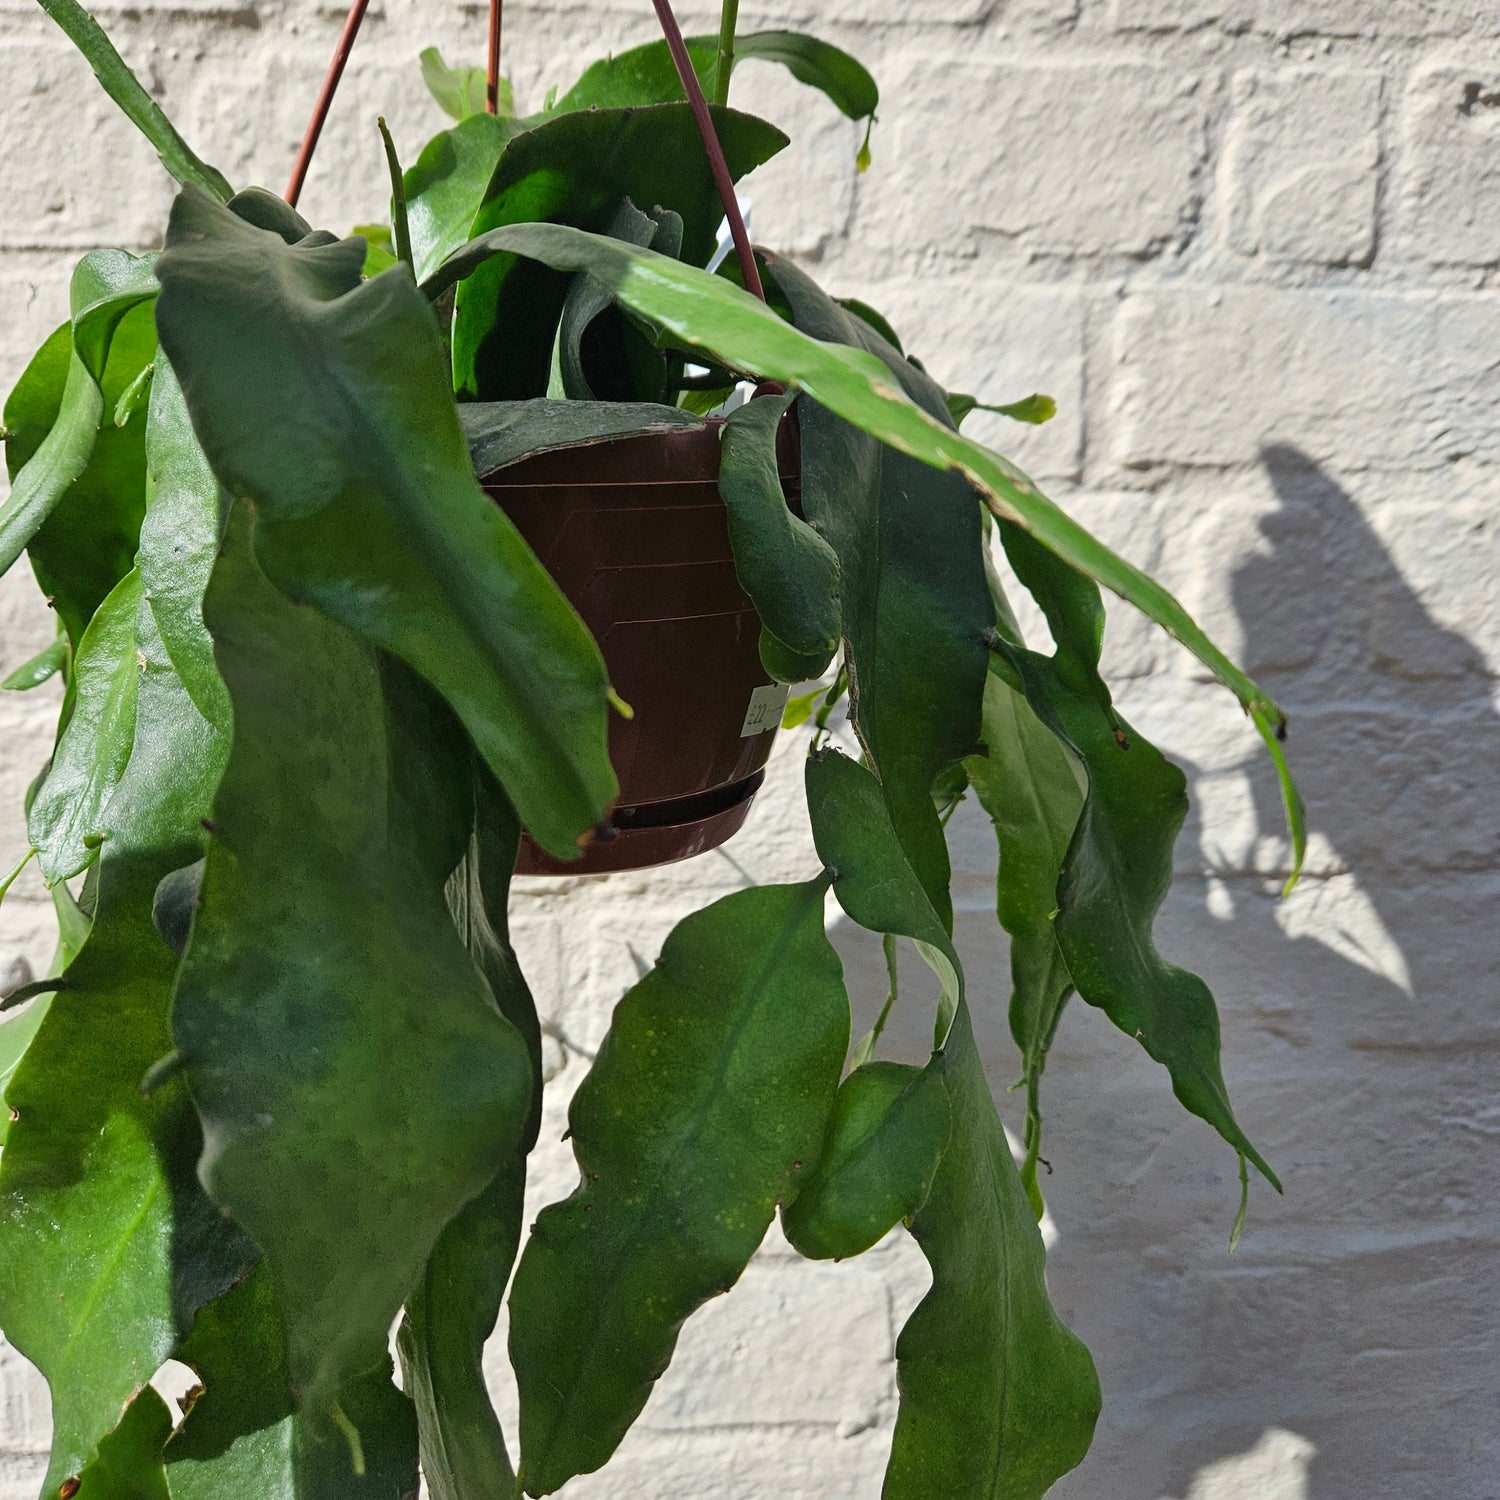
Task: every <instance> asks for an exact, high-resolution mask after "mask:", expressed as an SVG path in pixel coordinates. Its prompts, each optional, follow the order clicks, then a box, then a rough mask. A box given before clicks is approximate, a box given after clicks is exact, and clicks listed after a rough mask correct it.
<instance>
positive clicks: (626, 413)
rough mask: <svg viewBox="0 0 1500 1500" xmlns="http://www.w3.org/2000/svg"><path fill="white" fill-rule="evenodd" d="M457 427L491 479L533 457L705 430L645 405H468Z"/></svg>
mask: <svg viewBox="0 0 1500 1500" xmlns="http://www.w3.org/2000/svg"><path fill="white" fill-rule="evenodd" d="M458 420H459V424H460V425H461V426H462V428H463V430H464V438H465V440H466V441H467V443H468V445H469V457H470V460H471V461H472V463H473V465H474V472H475V473H476V474H480V475H484V476H488V475H490V474H493V473H495V471H496V470H497V469H503V468H504V467H505V466H506V465H507V464H513V463H515V462H516V461H517V460H518V459H522V458H527V457H529V456H530V455H531V454H533V453H546V452H550V451H553V450H555V449H558V448H584V447H588V446H589V445H591V444H593V443H607V442H611V441H613V439H615V438H622V437H640V436H642V435H643V434H646V433H661V432H675V431H678V430H679V429H681V428H685V427H701V426H702V425H703V423H702V420H701V419H700V418H698V417H695V416H694V415H693V414H692V413H691V412H688V411H683V410H682V408H681V407H677V406H658V405H656V404H655V403H653V402H646V401H548V400H545V399H543V398H540V397H538V398H537V399H536V400H535V401H465V402H464V403H463V405H462V406H460V407H459V408H458Z"/></svg>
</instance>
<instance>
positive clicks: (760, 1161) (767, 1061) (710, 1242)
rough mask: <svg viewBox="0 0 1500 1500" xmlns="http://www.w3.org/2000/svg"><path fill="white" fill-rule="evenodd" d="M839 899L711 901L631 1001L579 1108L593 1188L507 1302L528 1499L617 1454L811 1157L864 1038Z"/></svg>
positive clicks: (813, 884)
mask: <svg viewBox="0 0 1500 1500" xmlns="http://www.w3.org/2000/svg"><path fill="white" fill-rule="evenodd" d="M827 887H828V882H827V879H826V878H820V879H817V880H813V881H810V882H808V883H807V884H805V885H790V886H774V885H773V886H761V887H759V888H757V889H754V890H748V891H741V892H739V893H738V894H736V895H733V896H726V897H724V898H723V899H722V900H720V901H716V902H715V903H714V904H713V905H712V906H709V907H706V908H704V910H702V911H700V912H697V913H695V914H694V915H693V916H691V917H688V918H687V919H686V920H684V921H683V922H681V923H680V924H679V925H678V926H677V928H676V929H675V930H674V931H673V933H672V935H671V937H669V938H668V939H667V943H666V946H665V947H664V948H663V949H662V954H661V958H660V959H659V960H658V962H657V965H656V967H655V968H654V969H653V970H652V971H651V972H650V973H649V974H648V975H647V976H646V977H645V978H644V979H642V980H641V982H640V983H639V984H638V985H636V986H635V988H634V989H633V990H631V992H630V993H629V994H628V995H626V997H625V998H624V999H623V1000H622V1001H621V1002H620V1004H619V1005H618V1006H617V1007H616V1010H615V1018H614V1023H613V1025H612V1026H611V1027H610V1032H609V1035H608V1037H607V1038H606V1039H605V1042H604V1045H603V1047H602V1048H601V1049H600V1051H599V1056H598V1059H597V1060H596V1061H595V1063H594V1066H593V1069H592V1071H591V1072H590V1073H589V1076H588V1078H587V1079H585V1081H584V1082H583V1084H582V1085H580V1087H579V1090H578V1092H577V1094H576V1095H574V1098H573V1104H572V1107H571V1109H570V1110H569V1112H568V1124H569V1127H570V1129H571V1136H572V1141H573V1149H574V1152H575V1153H576V1155H577V1157H578V1167H579V1172H580V1174H581V1180H580V1182H579V1186H578V1188H577V1190H576V1191H575V1192H574V1193H573V1195H572V1197H570V1198H568V1199H567V1200H566V1201H565V1202H562V1203H558V1204H554V1205H553V1206H552V1207H551V1208H549V1209H546V1210H544V1211H543V1213H542V1214H541V1216H540V1217H539V1218H538V1220H537V1223H536V1226H535V1229H534V1230H533V1232H532V1235H531V1238H530V1239H529V1240H528V1241H527V1244H526V1249H525V1252H524V1253H523V1255H522V1257H521V1264H520V1267H519V1269H518V1270H517V1272H516V1283H515V1287H514V1289H513V1291H512V1292H511V1298H510V1307H511V1333H510V1350H511V1360H512V1362H513V1363H514V1365H515V1367H516V1376H517V1379H518V1381H519V1382H520V1389H521V1454H522V1460H521V1477H522V1480H523V1482H524V1483H525V1486H526V1491H527V1493H528V1494H532V1495H546V1494H550V1493H551V1492H552V1491H553V1490H555V1489H557V1488H558V1487H559V1486H560V1485H561V1484H563V1483H564V1482H565V1481H566V1480H568V1479H570V1478H571V1477H572V1476H573V1475H575V1474H584V1473H588V1472H589V1471H590V1470H593V1469H597V1468H599V1467H600V1465H602V1464H603V1463H605V1462H606V1461H607V1460H608V1458H609V1456H610V1455H611V1454H612V1453H613V1452H614V1450H615V1447H616V1446H617V1445H618V1443H619V1441H620V1439H621V1438H622V1437H623V1436H624V1435H625V1432H626V1430H627V1429H628V1428H629V1426H630V1424H631V1423H632V1422H633V1421H634V1420H635V1418H636V1415H637V1414H638V1413H639V1412H640V1410H641V1408H642V1407H643V1406H644V1405H645V1404H646V1398H647V1397H648V1396H649V1395H650V1394H651V1387H652V1386H653V1384H654V1383H655V1382H656V1379H657V1377H658V1376H659V1375H660V1374H661V1373H662V1371H663V1370H665V1369H666V1367H667V1363H668V1361H669V1360H670V1359H671V1357H672V1350H673V1347H674V1346H675V1344H676V1342H677V1333H678V1330H679V1329H680V1328H681V1326H682V1324H683V1322H684V1320H685V1319H686V1318H687V1317H688V1316H689V1314H691V1313H692V1312H693V1311H694V1310H695V1309H696V1308H698V1307H699V1306H701V1305H702V1304H703V1303H704V1302H706V1301H707V1300H708V1299H709V1298H710V1297H713V1296H716V1295H718V1294H719V1293H721V1292H727V1291H729V1289H730V1288H731V1287H732V1286H733V1285H734V1283H735V1282H736V1281H737V1280H738V1279H739V1275H740V1272H741V1271H743V1270H744V1268H745V1263H746V1262H747V1261H748V1260H749V1259H750V1257H751V1255H752V1254H754V1252H755V1248H756V1246H757V1245H759V1244H760V1241H761V1237H762V1236H763V1235H764V1234H765V1232H766V1228H767V1226H768V1225H769V1224H770V1222H771V1216H772V1214H773V1213H774V1212H775V1210H776V1205H777V1203H778V1202H780V1201H782V1200H783V1199H785V1198H788V1197H790V1196H791V1195H792V1194H793V1193H795V1191H796V1187H797V1184H798V1182H799V1181H801V1179H802V1177H803V1176H804V1175H805V1174H806V1173H808V1172H810V1171H811V1170H812V1169H813V1167H814V1165H815V1164H816V1158H817V1152H818V1142H819V1141H820V1139H821V1137H822V1134H823V1129H824V1124H825V1121H826V1120H827V1117H828V1112H829V1109H830V1108H831V1107H832V1104H833V1095H834V1088H835V1085H836V1084H837V1082H838V1074H839V1066H840V1064H841V1063H842V1061H843V1058H844V1053H845V1051H846V1050H847V1048H848V1045H849V1003H848V1000H847V998H846V997H845V994H844V985H843V975H842V970H841V967H840V964H839V960H838V956H837V955H836V954H835V953H834V951H833V948H832V947H831V946H830V944H829V942H828V939H827V938H826V937H825V936H824V933H823V893H824V891H825V890H826V889H827Z"/></svg>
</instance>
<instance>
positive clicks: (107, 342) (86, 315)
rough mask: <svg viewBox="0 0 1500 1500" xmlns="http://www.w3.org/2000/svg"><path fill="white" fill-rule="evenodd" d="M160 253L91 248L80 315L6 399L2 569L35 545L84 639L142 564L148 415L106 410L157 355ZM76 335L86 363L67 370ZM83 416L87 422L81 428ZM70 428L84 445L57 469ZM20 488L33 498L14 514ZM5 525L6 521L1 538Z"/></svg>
mask: <svg viewBox="0 0 1500 1500" xmlns="http://www.w3.org/2000/svg"><path fill="white" fill-rule="evenodd" d="M154 261H155V257H154V256H139V257H138V256H133V255H128V254H126V252H124V251H123V250H96V251H93V252H91V253H90V254H88V255H86V256H85V257H84V258H83V260H82V261H80V262H79V264H78V266H77V267H76V269H75V270H74V273H73V278H72V285H71V291H70V301H71V304H72V312H73V317H72V321H71V324H70V325H69V326H67V327H65V328H63V329H59V330H58V331H57V332H56V333H54V334H53V336H52V337H51V338H50V339H48V340H47V342H46V343H45V344H44V345H43V346H42V348H41V350H40V351H39V352H38V354H37V355H36V357H35V358H34V359H33V360H32V362H31V364H30V365H28V366H27V369H26V371H25V373H24V374H23V375H22V376H21V379H20V381H19V382H18V384H17V386H16V388H15V390H14V391H13V392H12V394H11V396H10V399H9V400H8V401H7V402H6V406H5V426H6V432H7V440H6V462H7V466H8V468H9V470H10V473H11V477H12V479H13V481H14V489H13V499H12V504H11V505H8V506H7V507H6V510H5V512H4V514H5V515H6V516H11V517H12V522H13V524H14V526H15V527H16V530H15V531H14V533H12V535H11V536H10V537H7V538H6V540H5V542H4V543H0V566H9V561H10V560H11V557H12V549H13V548H18V547H19V546H25V547H27V548H28V550H29V552H30V557H31V564H32V569H33V571H34V572H35V574H36V576H37V581H38V583H39V584H40V585H41V588H42V591H43V592H44V593H45V594H46V595H47V597H48V598H49V599H50V600H51V601H52V604H53V607H54V608H55V609H56V611H57V613H58V616H59V618H60V619H61V620H62V623H63V626H64V628H65V629H66V630H67V632H68V635H69V638H70V640H71V641H72V643H73V645H74V646H75V647H76V646H77V644H78V642H79V641H80V640H81V638H82V636H83V632H84V630H85V628H86V627H87V625H88V623H89V621H90V620H91V619H92V618H93V615H94V611H95V610H96V609H97V608H98V607H99V605H100V603H101V602H102V601H103V599H104V597H105V595H107V594H108V593H109V591H110V590H111V589H112V588H114V586H115V585H116V584H117V583H118V582H119V581H120V579H121V578H123V577H124V576H125V574H126V573H127V572H129V571H130V569H131V567H132V566H133V565H134V561H135V552H136V546H137V541H138V537H139V532H140V524H141V516H142V514H143V512H144V510H145V480H146V462H145V448H144V440H145V413H144V412H143V411H141V410H140V409H139V408H137V409H135V410H134V411H133V412H132V413H131V414H130V415H128V416H127V417H126V419H125V421H124V423H123V425H119V424H117V423H116V422H115V421H114V420H113V419H112V418H110V417H108V416H107V414H109V413H113V412H115V411H117V409H118V408H119V406H120V404H121V403H122V402H123V401H124V398H125V395H126V393H127V392H128V391H129V390H131V389H132V387H137V386H138V383H139V381H140V379H141V376H142V374H143V372H144V371H146V370H147V369H149V368H150V366H151V362H152V359H153V356H154V355H155V352H156V332H155V328H154V327H153V324H152V319H151V310H150V308H149V306H147V305H145V304H147V303H149V302H150V301H151V299H152V297H153V296H154V294H155V288H156V282H155V276H154V272H153V266H154ZM70 344H71V346H72V352H73V353H74V354H75V355H76V357H77V359H78V361H79V364H80V369H79V370H77V371H70V368H69V366H70V363H71V360H70V349H69V346H70ZM89 382H92V384H93V386H94V389H93V390H92V391H90V390H88V389H87V385H88V383H89ZM80 402H81V403H82V406H81V407H80V405H79V403H80ZM85 412H86V421H85V416H84V413H85ZM75 423H79V424H84V425H79V426H78V427H77V428H76V430H74V424H75ZM86 423H92V425H93V428H94V431H93V433H92V435H90V434H88V433H87V431H86ZM66 434H71V435H70V436H68V439H67V441H68V442H69V443H70V444H73V443H76V445H77V446H76V450H75V451H74V456H73V458H72V460H70V461H69V462H68V463H66V464H64V465H61V466H59V465H57V464H55V463H53V462H51V458H52V457H53V456H54V455H55V452H56V445H57V444H58V443H59V441H60V440H61V439H62V437H63V436H64V435H66ZM78 460H81V461H82V463H81V467H80V465H79V462H78ZM23 466H24V470H23ZM36 480H41V481H42V488H41V489H40V490H38V489H37V488H36V486H35V483H34V481H36ZM16 495H29V496H30V500H29V501H28V502H27V504H26V505H25V506H24V507H22V508H21V509H18V510H14V511H13V509H12V507H13V506H14V505H15V503H16V502H15V496H16ZM8 529H9V528H8V527H7V525H6V522H5V521H4V520H3V519H0V536H4V535H5V533H6V532H7V530H8Z"/></svg>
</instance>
